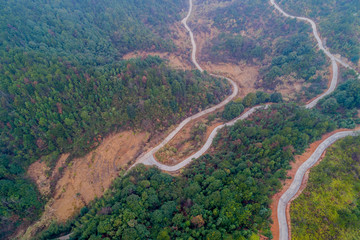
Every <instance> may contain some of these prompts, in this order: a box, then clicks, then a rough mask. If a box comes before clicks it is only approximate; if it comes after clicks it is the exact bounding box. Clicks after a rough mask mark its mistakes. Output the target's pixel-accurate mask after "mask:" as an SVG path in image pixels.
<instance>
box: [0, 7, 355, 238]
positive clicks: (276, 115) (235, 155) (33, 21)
mask: <svg viewBox="0 0 360 240" xmlns="http://www.w3.org/2000/svg"><path fill="white" fill-rule="evenodd" d="M211 1H213V0H211ZM221 2H223V3H229V2H230V1H228V0H225V1H221ZM199 3H202V1H199ZM185 7H187V1H186V0H181V1H177V0H147V1H141V0H105V1H94V0H85V1H74V0H64V1H45V0H32V1H26V0H19V1H2V2H1V3H0V79H1V81H0V151H1V152H0V193H1V195H0V238H2V239H3V238H8V237H9V236H10V235H11V234H12V233H13V232H14V231H15V230H16V228H17V227H19V226H20V225H21V224H23V226H22V227H24V228H25V227H26V225H27V224H29V223H30V222H32V221H34V220H36V219H37V218H38V217H39V215H40V214H41V212H42V210H43V207H44V204H45V203H46V201H47V200H48V197H49V196H40V194H39V193H38V190H37V189H36V187H35V185H34V184H33V183H32V182H30V181H29V179H28V178H27V176H26V170H27V167H28V166H29V164H31V163H33V162H34V161H36V160H38V159H41V160H42V161H45V162H46V163H47V164H48V165H49V166H50V167H52V168H54V166H55V163H56V160H57V159H58V156H59V155H60V154H62V153H71V157H75V156H82V155H84V154H86V153H88V152H89V151H91V150H93V149H95V148H96V147H97V146H98V145H99V144H100V142H101V141H102V139H103V138H104V137H106V136H107V135H108V134H110V133H112V132H116V131H120V130H123V129H134V130H144V131H147V132H149V133H151V134H152V135H156V134H158V133H160V132H163V131H164V130H166V129H167V128H168V127H170V126H171V125H173V124H176V123H178V122H179V121H180V120H182V119H184V118H185V117H187V116H189V115H193V114H194V113H196V112H198V111H200V110H202V109H204V108H206V107H208V106H209V105H213V104H217V103H219V102H220V101H221V100H222V99H224V97H225V95H227V94H229V93H230V91H231V89H230V86H229V84H227V82H226V81H225V80H221V79H216V78H214V77H211V76H210V75H209V74H207V73H206V72H205V73H201V72H199V71H180V70H174V69H171V68H170V67H169V66H168V64H167V62H166V61H164V60H162V59H160V58H158V57H146V58H141V59H132V60H127V61H124V60H122V56H123V55H124V54H126V53H129V52H132V51H137V50H151V51H160V52H170V51H173V50H175V48H176V46H175V45H174V43H173V42H172V40H171V25H172V24H173V23H174V22H177V21H179V20H180V19H181V17H180V14H181V12H182V10H183V9H184V8H185ZM259 15H262V16H263V18H262V20H263V21H259V17H258V16H259ZM209 16H211V18H212V19H213V20H214V23H213V24H214V26H215V27H217V28H218V29H222V30H224V34H220V35H219V36H217V38H215V39H213V40H212V41H211V44H212V47H211V48H210V52H208V53H206V54H208V57H210V58H215V56H216V57H218V58H219V60H220V61H223V60H224V59H228V58H229V59H230V60H229V61H246V62H247V63H248V64H263V65H264V66H263V67H262V69H261V70H260V78H261V79H263V81H262V82H260V84H259V86H261V87H265V88H267V89H271V90H274V89H276V86H277V85H278V84H282V83H285V82H288V83H289V84H293V83H294V81H293V80H294V79H295V80H299V79H301V80H303V81H304V82H305V83H306V86H304V87H305V88H307V90H308V91H307V92H306V94H307V95H306V96H307V97H312V96H314V95H316V94H318V93H320V92H321V90H322V88H323V87H325V86H326V84H325V82H326V79H324V78H323V75H324V73H325V71H326V68H325V66H326V59H325V56H324V54H323V53H322V52H318V51H316V50H315V49H316V48H315V43H314V41H313V40H311V39H310V38H309V34H310V33H311V32H310V27H309V26H308V25H306V24H305V23H301V22H296V21H295V20H291V19H285V18H280V17H279V16H278V15H276V14H274V13H273V11H272V8H271V7H270V6H269V5H268V4H266V3H265V2H264V1H261V0H254V1H250V0H244V1H241V2H237V1H235V2H233V3H230V5H226V4H225V5H224V7H221V8H218V9H216V10H213V11H210V13H209ZM239 16H241V18H240V17H239ZM352 26H356V24H354V25H352ZM249 29H253V30H255V31H248V30H249ZM244 31H245V32H248V33H249V34H240V33H241V32H244ZM250 32H251V34H250ZM352 51H353V50H352ZM352 60H353V61H354V59H353V58H352ZM355 60H356V59H355ZM347 80H348V81H347V82H345V83H343V84H342V85H340V86H339V88H338V90H337V91H336V92H334V93H333V94H332V95H330V96H328V97H327V98H325V99H324V100H322V101H321V102H320V105H319V107H318V108H317V109H314V110H308V109H304V108H301V107H298V106H296V105H295V104H294V103H282V102H283V99H282V95H281V94H279V93H273V94H268V93H264V92H260V91H258V92H256V93H250V94H248V95H247V96H246V97H245V98H244V99H241V100H236V101H234V102H231V103H229V104H228V105H226V106H225V109H224V111H223V112H222V113H219V115H222V118H223V119H225V120H230V119H233V118H236V117H237V116H239V114H241V113H242V112H243V111H244V108H245V107H251V106H253V105H256V104H260V103H266V102H273V103H275V104H273V105H272V106H271V107H269V108H268V109H263V110H260V111H258V112H257V113H256V114H254V115H252V116H251V117H250V118H249V119H248V120H246V121H240V122H238V123H236V124H235V125H234V126H232V127H228V128H225V129H223V130H222V131H221V133H220V134H219V135H218V136H217V138H216V139H215V142H214V144H213V146H212V149H211V151H210V152H209V153H208V154H206V155H205V156H202V157H201V158H199V159H197V160H195V161H194V162H193V163H192V164H191V165H190V166H189V167H188V168H186V169H184V170H182V171H181V172H180V173H179V174H178V175H177V176H171V175H169V174H166V173H162V172H160V171H159V170H157V169H155V168H150V169H147V168H145V167H144V166H142V165H141V166H137V167H136V168H135V169H133V170H132V171H130V172H129V174H127V175H126V176H123V177H119V178H118V179H116V180H115V182H114V183H113V185H112V187H111V189H109V190H108V191H106V193H105V195H104V196H103V197H100V198H99V199H95V200H94V201H93V203H92V204H90V205H89V206H87V207H84V208H83V209H82V210H81V211H80V213H79V216H78V217H76V218H75V219H73V220H71V221H69V222H68V223H67V224H65V225H59V224H58V223H53V224H52V225H51V226H50V228H49V229H48V230H45V231H44V232H42V233H41V234H40V235H39V236H38V237H37V238H39V239H52V238H54V237H56V236H58V235H59V234H60V233H63V232H67V233H68V232H70V231H71V232H72V233H73V235H72V238H73V239H252V240H255V239H258V238H259V236H260V235H264V236H267V237H270V238H271V232H270V222H271V220H270V214H271V212H270V209H269V204H270V197H271V196H272V195H273V194H274V193H276V192H277V191H278V190H279V189H280V187H281V180H283V179H285V178H286V170H288V169H289V168H290V164H289V163H290V161H292V160H293V159H294V155H295V154H300V153H302V152H303V151H304V150H305V148H306V147H307V146H308V144H309V143H311V142H313V141H315V140H317V139H319V138H320V137H321V136H322V135H323V134H324V133H326V132H329V131H332V130H334V129H335V128H337V127H350V128H351V127H354V126H355V123H359V120H358V119H357V116H358V115H357V110H358V108H359V107H360V95H359V90H360V82H359V80H355V79H353V77H351V76H350V75H349V77H347ZM276 103H278V104H276ZM70 161H71V158H70ZM351 216H352V215H351Z"/></svg>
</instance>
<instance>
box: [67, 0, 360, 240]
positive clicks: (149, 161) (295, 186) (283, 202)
mask: <svg viewBox="0 0 360 240" xmlns="http://www.w3.org/2000/svg"><path fill="white" fill-rule="evenodd" d="M270 4H271V5H273V6H274V7H275V8H276V9H277V10H278V11H279V12H280V13H281V14H283V15H284V16H285V17H288V18H293V19H294V18H296V19H299V20H302V21H306V22H308V23H310V24H311V26H312V29H313V34H314V36H315V38H316V41H317V43H318V47H319V49H320V50H322V51H324V53H325V54H326V55H327V56H328V57H329V58H330V60H331V64H332V69H333V76H332V79H331V83H330V87H329V88H328V89H327V90H326V91H325V92H324V93H323V94H321V95H320V96H318V97H317V98H315V99H314V100H313V101H311V102H310V103H308V104H306V105H305V106H304V107H305V108H313V107H314V106H316V104H317V103H318V101H319V100H320V99H322V98H323V97H325V96H326V95H329V94H330V93H332V92H333V91H334V90H335V88H336V85H337V82H338V74H339V68H338V65H337V62H338V63H340V64H341V65H343V66H344V67H346V68H350V69H353V68H352V67H351V66H349V65H348V64H347V63H345V62H344V61H342V60H341V59H340V58H337V57H335V56H334V55H332V54H331V53H330V51H329V50H327V49H326V48H325V47H324V45H323V43H322V41H321V38H320V36H319V33H318V31H317V27H316V24H315V22H314V21H312V20H311V19H308V18H305V17H296V16H292V15H289V14H287V13H286V12H285V11H283V10H282V9H281V8H280V7H279V6H278V5H277V4H276V3H275V1H274V0H270ZM192 9H193V0H189V10H188V13H187V15H186V17H185V18H184V19H183V20H182V21H181V22H182V24H183V25H184V27H185V28H186V30H187V31H188V32H189V35H190V38H191V44H192V54H191V59H192V62H193V63H194V65H195V66H196V68H197V69H198V70H199V71H201V72H203V71H204V70H203V69H202V68H201V66H200V65H199V64H198V62H197V61H196V51H197V49H196V42H195V39H194V34H193V32H192V31H191V29H190V27H189V26H188V25H187V21H188V19H189V17H190V16H191V13H192ZM353 70H354V69H353ZM211 75H212V76H214V77H219V78H224V79H227V80H228V81H229V83H230V84H231V85H232V88H233V92H232V94H231V95H230V96H228V97H227V98H226V99H225V100H224V101H222V102H221V103H220V104H218V105H216V106H213V107H211V108H209V109H206V110H204V111H201V112H199V113H197V114H195V115H193V116H191V117H188V118H186V119H185V120H183V121H182V122H181V123H180V124H179V125H178V126H177V128H176V129H175V130H173V131H172V132H171V133H170V134H169V135H168V136H167V137H166V138H165V139H164V140H163V141H162V142H161V143H160V144H159V145H157V146H156V147H154V148H153V149H151V150H150V151H148V152H147V153H144V154H142V155H141V156H140V157H139V158H138V159H137V160H136V162H135V163H134V164H133V165H132V166H131V167H130V168H129V170H130V169H131V168H133V167H134V166H136V165H137V164H139V163H142V164H144V165H154V166H157V167H158V168H159V169H161V170H164V171H168V172H174V171H177V170H179V169H181V168H183V167H185V166H186V165H187V164H189V163H190V162H191V161H192V160H193V159H196V158H199V157H200V156H201V155H203V154H204V153H205V152H206V151H207V150H208V149H209V148H210V146H211V144H212V142H213V140H214V138H215V136H216V134H217V133H218V131H219V130H220V129H222V128H224V127H225V126H232V125H234V124H235V123H236V121H238V120H243V119H246V118H247V117H249V116H250V115H251V114H252V113H254V112H255V111H256V110H257V109H261V108H263V109H266V108H267V107H268V105H262V106H256V107H253V108H251V109H249V110H248V111H246V112H245V113H243V114H242V115H241V116H240V117H238V118H236V119H234V120H232V121H230V122H228V123H225V124H223V125H220V126H218V127H216V128H215V129H214V130H213V131H212V132H211V134H210V136H209V137H208V139H207V141H206V143H205V144H204V145H203V147H202V148H201V149H200V150H199V151H198V152H196V153H194V154H193V155H191V156H190V157H188V158H186V159H185V160H184V161H182V162H180V163H178V164H176V165H174V166H168V165H164V164H161V163H159V162H157V161H156V160H155V158H154V154H155V153H156V152H157V151H158V150H160V149H161V148H162V147H163V146H165V144H167V143H168V142H169V141H170V140H171V139H172V138H173V137H174V136H175V135H176V134H177V133H178V132H179V131H180V130H181V129H182V128H183V127H184V126H185V125H186V124H187V123H189V122H190V121H192V120H194V119H197V118H199V117H201V116H204V115H206V114H208V113H211V112H213V111H215V110H217V109H219V108H221V107H223V106H225V105H226V104H227V103H229V102H230V101H231V100H232V99H233V98H234V97H235V96H236V95H237V94H238V91H239V89H238V86H237V84H236V83H235V82H234V81H233V80H231V79H230V78H227V77H223V76H219V75H215V74H211ZM359 77H360V76H359ZM358 134H360V130H358V131H344V132H339V133H336V134H334V135H332V136H330V137H328V138H327V139H326V140H324V142H323V143H321V144H320V145H319V146H318V148H317V149H316V150H315V152H314V153H313V154H312V155H311V157H310V158H309V159H308V160H307V161H306V162H305V163H303V164H302V165H301V166H300V168H299V169H298V170H297V172H296V175H295V178H294V180H293V182H292V184H291V186H290V187H289V189H288V190H287V191H286V192H285V193H284V194H283V195H282V196H281V198H280V200H279V204H278V209H277V213H278V219H279V230H280V240H287V239H289V233H288V226H287V222H286V212H285V211H286V206H287V204H288V203H289V201H290V200H291V199H292V198H293V197H294V196H295V194H296V193H297V192H298V190H299V188H300V185H301V182H302V179H303V177H304V174H305V172H306V171H307V170H308V169H309V168H311V167H312V166H313V165H314V164H315V163H316V162H317V161H318V160H319V158H320V157H321V155H322V153H323V152H324V151H325V150H326V148H328V147H329V146H331V145H332V144H333V143H334V142H336V141H337V140H339V139H341V138H344V137H346V136H355V135H358ZM69 235H70V234H68V235H66V236H64V237H63V239H68V238H69Z"/></svg>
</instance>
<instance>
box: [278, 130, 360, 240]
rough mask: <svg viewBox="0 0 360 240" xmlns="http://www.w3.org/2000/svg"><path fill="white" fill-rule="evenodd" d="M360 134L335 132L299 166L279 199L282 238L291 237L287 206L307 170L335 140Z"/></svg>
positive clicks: (356, 132)
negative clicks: (287, 219)
mask: <svg viewBox="0 0 360 240" xmlns="http://www.w3.org/2000/svg"><path fill="white" fill-rule="evenodd" d="M359 134H360V130H358V131H344V132H339V133H335V134H334V135H332V136H330V137H328V138H327V139H326V140H325V141H324V142H322V143H321V144H320V145H319V146H318V147H317V148H316V150H315V152H314V153H313V154H312V155H311V156H310V157H309V159H308V160H306V162H304V163H303V164H302V165H301V166H300V167H299V169H298V170H297V172H296V174H295V177H294V180H293V182H292V183H291V185H290V187H289V189H288V190H287V191H286V192H285V193H284V194H283V195H282V196H281V198H280V199H279V204H278V208H277V215H278V220H279V232H280V240H288V239H289V229H288V225H287V221H286V206H287V205H288V203H289V201H290V200H291V199H292V198H293V197H294V196H295V194H296V193H297V192H298V191H299V188H300V186H301V182H302V179H303V178H304V175H305V173H306V171H307V170H308V169H309V168H311V167H312V166H313V165H314V164H315V163H316V162H317V161H318V160H319V159H320V157H321V155H322V153H323V152H324V151H325V150H326V149H327V148H328V147H330V146H331V145H332V144H333V143H334V142H336V141H337V140H339V139H341V138H344V137H347V136H356V135H359Z"/></svg>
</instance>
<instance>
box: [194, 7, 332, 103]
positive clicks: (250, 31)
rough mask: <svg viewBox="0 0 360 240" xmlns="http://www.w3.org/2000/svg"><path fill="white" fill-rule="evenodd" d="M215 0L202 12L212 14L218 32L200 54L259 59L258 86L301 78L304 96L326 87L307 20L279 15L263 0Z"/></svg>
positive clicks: (250, 60)
mask: <svg viewBox="0 0 360 240" xmlns="http://www.w3.org/2000/svg"><path fill="white" fill-rule="evenodd" d="M218 2H220V1H211V3H212V4H213V6H214V7H213V8H214V9H213V10H209V11H208V12H207V13H206V14H205V17H206V18H210V19H212V20H213V23H212V27H214V28H216V29H219V30H220V31H221V34H219V35H218V36H216V37H215V38H213V39H211V40H210V42H208V44H209V46H207V47H205V48H204V50H203V53H202V55H203V56H205V57H204V60H211V61H214V62H219V61H220V62H239V61H245V62H246V63H248V64H251V65H254V64H255V65H258V66H259V67H261V69H260V75H259V77H258V87H263V88H265V89H270V90H274V89H276V87H277V86H278V85H281V84H290V85H291V84H294V83H296V82H299V81H300V82H301V81H303V82H304V86H303V90H304V93H301V94H300V96H303V97H305V98H306V99H310V98H312V97H314V96H316V95H318V94H319V93H321V92H322V91H323V89H324V88H326V82H327V81H326V78H325V77H324V73H320V71H322V72H324V71H326V65H327V62H326V58H325V55H324V54H323V53H322V52H321V51H318V50H317V46H316V42H315V40H314V38H313V36H312V31H311V27H310V26H309V25H308V24H306V23H304V22H301V21H297V20H294V19H289V18H284V17H282V16H279V15H278V14H276V12H274V11H273V8H272V7H271V6H270V4H268V3H267V2H266V1H262V0H242V1H234V2H229V3H225V4H219V3H218ZM225 2H226V1H225ZM202 4H203V5H205V4H208V1H203V3H202ZM202 4H200V5H199V6H200V7H203V6H202ZM210 9H211V8H210ZM200 14H201V13H200ZM202 14H203V13H202ZM259 16H261V17H259Z"/></svg>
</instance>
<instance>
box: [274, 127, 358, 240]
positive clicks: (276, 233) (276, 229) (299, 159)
mask: <svg viewBox="0 0 360 240" xmlns="http://www.w3.org/2000/svg"><path fill="white" fill-rule="evenodd" d="M358 129H360V127H358V128H356V130H358ZM346 130H349V129H337V130H335V131H333V132H330V133H326V134H325V135H323V136H322V138H321V139H320V140H318V141H316V142H313V143H312V144H310V147H309V148H308V149H307V150H306V151H305V153H303V154H302V155H297V156H295V161H294V162H291V164H290V165H291V167H292V168H291V170H289V171H288V173H287V176H288V177H290V179H286V180H285V181H284V182H283V188H282V189H281V191H280V192H278V193H276V194H275V195H274V196H273V197H272V203H271V205H270V209H271V219H272V221H273V224H272V225H271V232H272V234H273V237H274V239H279V222H278V217H277V206H278V202H279V199H280V198H281V196H282V195H283V194H284V193H285V192H286V191H287V189H288V188H289V187H290V185H291V183H292V181H293V178H294V176H295V174H296V171H297V170H298V168H299V167H300V166H301V165H302V164H303V163H304V162H305V161H306V160H307V159H308V158H309V157H310V156H311V155H312V154H313V153H314V151H315V150H316V148H317V147H318V146H319V145H320V144H321V143H322V142H323V141H324V140H325V139H327V138H328V137H330V136H331V135H333V134H335V133H337V132H341V131H346ZM325 153H326V151H325V152H324V153H323V155H322V156H321V158H320V161H321V160H322V158H323V157H324V156H325ZM320 161H318V162H317V163H316V164H315V165H317V164H318V163H319V162H320ZM309 172H310V170H308V171H307V173H306V174H305V177H304V178H303V181H302V184H301V187H300V190H299V191H298V193H297V194H296V196H295V197H294V198H293V199H292V200H291V201H293V200H294V199H295V198H297V197H298V196H299V195H300V194H301V192H302V191H303V190H304V189H305V187H306V183H307V180H308V177H309ZM290 204H291V202H290V203H289V204H288V206H287V208H286V215H287V220H288V221H289V219H290ZM288 227H289V236H291V224H290V222H288Z"/></svg>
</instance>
